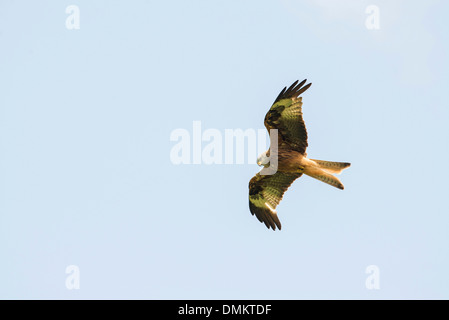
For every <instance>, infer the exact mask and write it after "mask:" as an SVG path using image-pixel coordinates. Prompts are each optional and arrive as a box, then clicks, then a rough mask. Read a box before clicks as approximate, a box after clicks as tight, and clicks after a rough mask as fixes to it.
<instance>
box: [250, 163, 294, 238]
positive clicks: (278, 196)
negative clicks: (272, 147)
mask: <svg viewBox="0 0 449 320" xmlns="http://www.w3.org/2000/svg"><path fill="white" fill-rule="evenodd" d="M301 175H302V173H286V172H281V171H278V172H276V173H275V174H273V175H261V174H260V173H257V174H256V175H255V176H254V177H253V178H252V179H251V180H250V181H249V209H250V211H251V213H252V214H253V215H256V217H257V219H259V221H260V222H263V223H265V225H266V226H267V228H268V229H269V228H270V227H271V228H273V230H276V227H278V228H279V230H281V222H280V221H279V218H278V216H277V214H276V206H277V205H278V204H279V202H280V201H281V200H282V197H283V195H284V193H285V191H287V189H288V187H290V185H291V184H292V183H293V181H295V180H296V179H297V178H299V177H300V176H301Z"/></svg>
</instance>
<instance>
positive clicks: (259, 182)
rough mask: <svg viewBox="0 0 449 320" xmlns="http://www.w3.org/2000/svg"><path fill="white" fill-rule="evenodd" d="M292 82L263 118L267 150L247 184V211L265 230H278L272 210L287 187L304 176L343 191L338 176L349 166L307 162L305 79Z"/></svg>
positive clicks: (275, 213)
mask: <svg viewBox="0 0 449 320" xmlns="http://www.w3.org/2000/svg"><path fill="white" fill-rule="evenodd" d="M298 82H299V80H296V81H295V82H294V83H293V84H292V85H291V86H290V87H289V88H288V89H287V87H284V89H283V90H282V91H281V92H280V93H279V95H278V96H277V98H276V100H275V101H274V103H273V104H272V106H271V108H270V109H269V110H268V112H267V114H266V115H265V119H264V125H265V127H266V129H267V130H268V132H269V133H270V147H269V149H268V150H267V151H265V152H263V153H262V154H260V155H259V157H258V158H257V165H259V166H261V167H263V168H262V169H261V170H260V171H259V172H258V173H257V174H256V175H255V176H254V177H253V178H252V179H251V180H250V181H249V209H250V212H251V214H252V215H255V216H256V217H257V219H258V220H259V221H260V222H262V223H264V224H265V226H266V227H267V228H268V229H270V228H271V229H273V230H276V227H277V228H278V229H279V230H281V222H280V220H279V218H278V215H277V212H276V207H277V205H278V204H279V203H280V201H281V200H282V198H283V196H284V193H285V192H286V191H287V189H288V188H289V187H290V186H291V184H292V183H293V182H294V181H295V180H296V179H298V178H299V177H301V176H302V175H303V174H306V175H308V176H310V177H312V178H315V179H318V180H320V181H322V182H325V183H327V184H329V185H331V186H333V187H336V188H338V189H341V190H343V189H344V186H343V184H342V183H341V181H340V180H339V179H338V178H337V177H335V176H334V175H333V174H339V173H341V172H342V171H343V170H344V169H346V168H348V167H349V166H350V165H351V164H350V163H349V162H336V161H324V160H316V159H309V158H307V153H306V149H307V147H308V142H307V130H306V126H305V124H304V120H303V113H302V105H303V102H302V96H301V95H302V94H303V93H304V92H305V91H306V90H307V89H309V88H310V86H311V85H312V83H309V84H307V85H305V84H306V82H307V79H305V80H303V81H301V82H300V83H298Z"/></svg>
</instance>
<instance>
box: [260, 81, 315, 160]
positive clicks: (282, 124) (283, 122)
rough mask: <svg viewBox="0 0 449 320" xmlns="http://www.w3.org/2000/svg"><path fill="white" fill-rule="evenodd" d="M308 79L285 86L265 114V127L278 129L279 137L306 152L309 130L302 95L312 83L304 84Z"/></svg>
mask: <svg viewBox="0 0 449 320" xmlns="http://www.w3.org/2000/svg"><path fill="white" fill-rule="evenodd" d="M306 81H307V79H306V80H304V81H302V82H301V83H298V80H297V81H295V82H294V83H293V84H292V85H291V86H290V87H289V88H288V89H287V87H285V88H284V89H283V90H282V91H281V93H279V95H278V97H277V98H276V100H275V101H274V103H273V105H272V106H271V108H270V110H269V111H268V113H267V114H266V116H265V121H264V123H265V127H266V128H267V130H268V132H270V129H278V137H279V139H282V141H283V142H286V143H288V144H289V145H290V146H291V147H292V149H294V150H296V151H298V152H300V153H302V154H304V153H305V152H306V148H307V146H308V144H307V130H306V125H305V124H304V120H303V119H302V97H300V95H301V94H302V93H303V92H304V91H306V90H307V89H309V88H310V86H311V85H312V84H311V83H309V84H307V85H305V86H304V84H305V83H306Z"/></svg>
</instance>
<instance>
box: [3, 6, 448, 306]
mask: <svg viewBox="0 0 449 320" xmlns="http://www.w3.org/2000/svg"><path fill="white" fill-rule="evenodd" d="M392 2H393V1H371V0H370V1H364V0H361V1H355V0H354V1H350V0H345V1H339V2H338V5H337V4H336V2H335V1H330V0H316V1H312V0H309V1H307V0H305V1H293V0H279V1H255V0H254V1H204V0H203V1H164V2H161V1H131V2H126V1H74V2H64V1H55V0H53V1H21V2H19V1H11V0H9V1H7V0H2V1H0V88H1V91H0V212H1V213H0V254H1V256H2V263H1V264H0V298H3V299H11V298H12V299H17V298H25V299H48V298H51V299H79V298H83V299H92V298H101V299H108V298H116V299H121V298H123V299H129V298H138V299H217V298H222V299H252V298H254V299H279V298H282V299H302V298H306V299H315V298H318V299H322V298H328V299H348V298H355V299H395V298H401V299H409V298H417V299H426V298H436V299H441V298H444V299H448V298H449V275H448V272H447V270H448V269H449V250H448V245H449V232H448V230H449V205H448V202H447V195H448V186H447V181H449V170H447V169H446V168H445V165H446V161H447V159H448V157H449V144H448V141H449V128H448V119H449V108H448V105H447V102H446V101H447V88H448V85H449V78H448V74H449V73H448V71H449V70H448V63H447V59H446V57H447V54H448V49H449V41H448V40H449V39H448V34H447V32H445V31H444V30H447V29H448V27H449V26H448V22H447V13H448V9H449V4H448V3H447V2H446V1H442V0H441V1H436V0H435V1H405V0H402V1H399V0H397V1H394V3H392ZM371 4H374V5H377V6H378V7H379V9H380V30H368V29H367V28H366V27H365V20H366V18H367V14H366V13H365V9H366V7H367V6H368V5H371ZM69 5H77V6H79V8H80V29H79V30H68V29H66V26H65V20H66V18H67V16H68V15H67V14H66V12H65V9H66V7H67V6H69ZM304 78H307V79H309V80H310V81H311V82H313V85H312V87H311V89H309V90H308V91H307V92H306V93H305V94H304V106H303V111H304V118H305V121H306V125H307V128H308V131H309V145H310V147H309V149H308V154H309V156H310V157H312V158H318V159H325V160H335V161H349V162H351V163H352V166H351V168H350V169H348V170H346V171H345V172H344V173H343V174H342V176H341V179H342V181H343V183H344V185H345V187H346V189H345V190H344V191H340V190H337V189H335V188H332V187H330V186H328V185H326V184H324V183H321V182H319V181H316V180H313V179H311V178H309V177H306V176H305V177H302V178H301V179H299V180H297V181H296V182H295V183H294V185H293V186H292V187H291V188H290V189H289V191H288V192H287V193H286V195H285V197H284V200H283V201H282V202H281V204H280V205H279V207H278V212H279V217H280V220H281V222H282V225H283V229H282V231H280V232H278V231H276V232H273V231H270V230H267V229H266V228H265V226H264V225H262V224H260V223H259V222H258V221H257V219H256V218H255V217H254V216H251V214H250V212H249V209H248V181H249V179H250V178H251V177H252V176H253V175H254V174H255V173H256V172H257V171H258V170H259V167H257V165H256V164H255V160H256V159H255V158H254V164H244V165H209V166H208V165H179V166H175V165H173V164H172V163H171V162H170V149H171V148H172V147H173V145H174V143H173V142H171V141H170V133H171V132H172V131H173V130H174V129H176V128H185V129H187V130H191V128H192V121H195V120H198V121H201V123H202V126H203V128H204V129H207V128H215V129H218V130H220V131H221V132H224V130H225V129H236V128H241V129H248V128H250V129H254V130H257V129H260V128H263V118H264V116H265V113H266V112H267V110H268V108H269V107H270V104H271V103H272V102H273V100H274V99H275V97H276V96H277V94H278V93H279V91H280V90H281V89H282V88H283V87H284V86H288V85H290V84H291V83H292V82H293V81H295V80H296V79H299V80H302V79H304ZM68 265H76V266H78V267H79V268H80V289H78V290H68V289H67V288H66V287H65V280H66V277H67V274H66V273H65V269H66V267H67V266H68ZM369 265H377V266H378V267H379V269H380V289H379V290H368V289H367V288H366V287H365V279H366V277H367V274H365V268H366V267H367V266H369Z"/></svg>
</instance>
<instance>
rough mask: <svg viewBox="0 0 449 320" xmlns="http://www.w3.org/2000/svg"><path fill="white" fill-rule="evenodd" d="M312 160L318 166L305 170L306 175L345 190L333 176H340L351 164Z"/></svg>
mask: <svg viewBox="0 0 449 320" xmlns="http://www.w3.org/2000/svg"><path fill="white" fill-rule="evenodd" d="M310 160H312V161H313V162H314V163H315V164H316V165H314V166H310V167H307V168H305V171H304V173H305V174H306V175H308V176H310V177H312V178H315V179H318V180H320V181H323V182H325V183H327V184H329V185H331V186H333V187H336V188H338V189H341V190H343V189H344V186H343V184H342V183H341V181H340V180H339V179H338V178H337V177H335V176H334V175H333V174H340V173H341V172H342V171H343V170H344V169H346V168H348V167H349V166H350V165H351V164H350V163H348V162H335V161H324V160H315V159H310Z"/></svg>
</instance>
